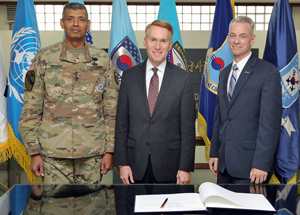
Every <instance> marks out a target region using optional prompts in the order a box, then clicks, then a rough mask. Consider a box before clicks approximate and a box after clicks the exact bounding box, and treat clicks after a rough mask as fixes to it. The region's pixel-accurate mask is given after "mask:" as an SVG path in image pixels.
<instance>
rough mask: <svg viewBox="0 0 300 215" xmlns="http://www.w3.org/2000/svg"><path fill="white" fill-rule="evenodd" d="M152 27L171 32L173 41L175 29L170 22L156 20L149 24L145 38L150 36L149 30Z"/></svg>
mask: <svg viewBox="0 0 300 215" xmlns="http://www.w3.org/2000/svg"><path fill="white" fill-rule="evenodd" d="M152 26H158V27H161V28H165V29H167V30H168V31H169V32H170V34H171V39H172V37H173V27H172V25H171V24H170V23H169V22H167V21H164V20H154V21H153V22H152V23H150V24H148V25H147V27H146V29H145V37H146V38H147V36H148V32H149V29H150V28H151V27H152Z"/></svg>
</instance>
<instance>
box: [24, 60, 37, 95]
mask: <svg viewBox="0 0 300 215" xmlns="http://www.w3.org/2000/svg"><path fill="white" fill-rule="evenodd" d="M31 65H33V64H31ZM29 68H31V66H30V67H29ZM33 68H34V66H33ZM34 81H35V72H34V70H33V69H32V70H29V71H28V72H27V74H26V77H25V87H26V89H27V90H28V91H31V90H32V88H33V85H34Z"/></svg>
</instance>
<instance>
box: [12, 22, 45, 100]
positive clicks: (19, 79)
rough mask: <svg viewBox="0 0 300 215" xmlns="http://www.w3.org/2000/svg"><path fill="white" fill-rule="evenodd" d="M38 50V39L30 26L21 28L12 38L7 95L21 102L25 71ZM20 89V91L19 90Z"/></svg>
mask: <svg viewBox="0 0 300 215" xmlns="http://www.w3.org/2000/svg"><path fill="white" fill-rule="evenodd" d="M39 50H40V41H39V39H38V37H37V36H36V31H34V30H33V28H32V27H27V28H21V29H20V30H19V31H16V32H15V34H14V35H13V38H12V44H11V53H10V59H11V61H10V76H9V90H10V93H9V96H10V97H11V96H12V93H13V95H14V97H15V98H16V99H17V100H18V101H19V102H20V103H23V96H22V95H23V93H24V92H23V86H24V81H25V76H26V73H27V71H28V69H29V66H30V65H31V63H32V61H33V59H34V56H35V54H36V53H37V52H38V51H39ZM20 90H21V91H20Z"/></svg>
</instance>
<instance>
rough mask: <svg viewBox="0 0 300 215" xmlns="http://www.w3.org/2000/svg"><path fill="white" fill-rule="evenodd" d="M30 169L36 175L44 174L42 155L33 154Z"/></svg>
mask: <svg viewBox="0 0 300 215" xmlns="http://www.w3.org/2000/svg"><path fill="white" fill-rule="evenodd" d="M30 170H31V171H32V172H33V174H34V175H35V176H36V177H39V176H44V162H43V159H42V157H41V155H32V157H31V165H30Z"/></svg>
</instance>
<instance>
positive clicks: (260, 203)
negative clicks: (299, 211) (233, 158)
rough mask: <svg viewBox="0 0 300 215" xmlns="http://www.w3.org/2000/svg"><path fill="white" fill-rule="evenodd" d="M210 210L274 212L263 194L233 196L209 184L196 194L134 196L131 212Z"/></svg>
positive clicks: (234, 193)
mask: <svg viewBox="0 0 300 215" xmlns="http://www.w3.org/2000/svg"><path fill="white" fill-rule="evenodd" d="M162 205H163V207H162ZM212 208H225V209H240V210H257V211H274V212H275V209H274V207H273V206H272V205H271V204H270V202H269V201H268V200H267V199H266V198H265V196H264V195H263V194H252V193H236V192H232V191H229V190H226V189H225V188H223V187H220V186H219V185H217V184H214V183H211V182H205V183H203V184H202V185H201V186H200V187H199V193H178V194H177V193H176V194H162V195H161V194H159V195H136V197H135V206H134V212H136V213H143V212H148V213H149V212H180V211H181V212H183V211H186V212H188V211H209V210H210V209H212Z"/></svg>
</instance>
